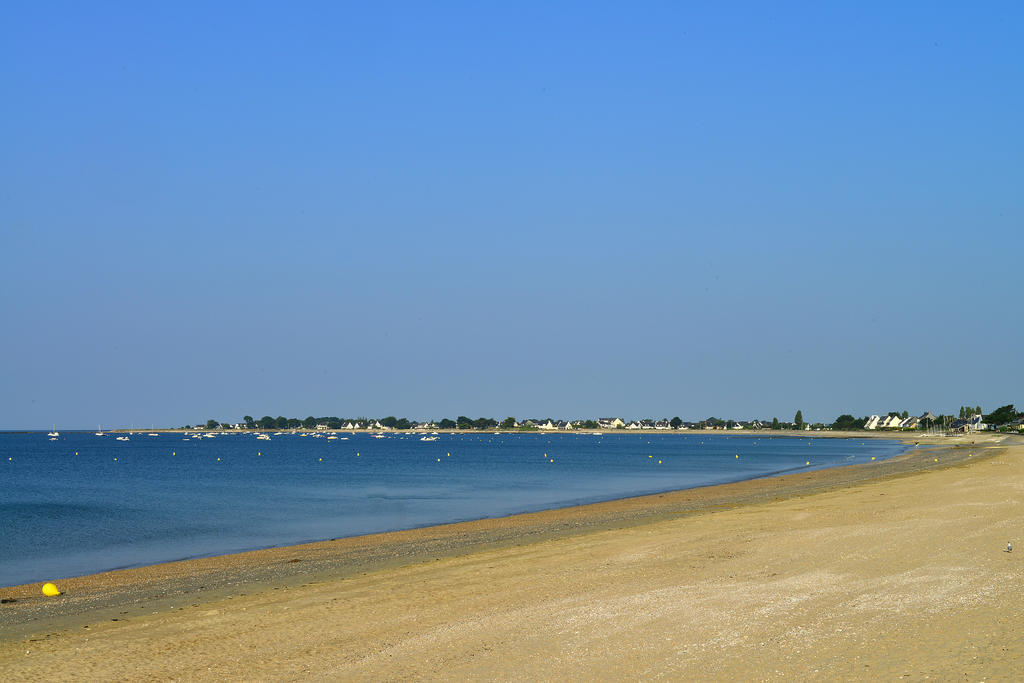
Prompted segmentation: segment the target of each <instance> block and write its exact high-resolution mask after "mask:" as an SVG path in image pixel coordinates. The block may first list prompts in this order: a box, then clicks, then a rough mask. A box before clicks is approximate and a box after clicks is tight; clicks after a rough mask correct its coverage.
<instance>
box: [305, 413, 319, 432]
mask: <svg viewBox="0 0 1024 683" xmlns="http://www.w3.org/2000/svg"><path fill="white" fill-rule="evenodd" d="M302 426H303V427H305V428H306V429H312V428H313V427H316V418H315V417H313V416H312V415H310V416H309V417H307V418H306V419H305V420H303V421H302Z"/></svg>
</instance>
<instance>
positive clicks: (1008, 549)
mask: <svg viewBox="0 0 1024 683" xmlns="http://www.w3.org/2000/svg"><path fill="white" fill-rule="evenodd" d="M1006 552H1008V553H1012V552H1013V543H1007V544H1006Z"/></svg>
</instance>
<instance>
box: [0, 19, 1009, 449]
mask: <svg viewBox="0 0 1024 683" xmlns="http://www.w3.org/2000/svg"><path fill="white" fill-rule="evenodd" d="M3 14H4V18H3V21H2V22H0V97H2V101H3V105H2V107H0V124H2V126H0V128H2V133H0V135H2V145H0V258H2V263H3V267H2V269H0V287H2V294H0V296H2V299H0V320H2V328H0V329H2V335H0V358H2V361H0V386H2V391H0V428H8V429H10V428H49V427H50V426H51V425H57V426H58V427H63V428H74V427H85V428H93V427H95V426H96V425H97V424H103V425H104V427H113V426H116V425H128V424H135V425H145V426H149V425H151V424H154V425H157V426H160V425H178V424H183V423H186V422H190V423H191V422H195V421H197V420H205V419H207V418H210V417H212V418H215V419H218V420H229V419H230V420H237V419H239V418H241V416H242V415H244V414H251V415H254V416H256V417H259V416H260V415H263V414H268V413H269V414H272V415H279V414H282V415H286V416H297V417H304V416H306V415H308V414H314V415H339V416H354V415H371V416H383V415H389V414H394V415H399V416H407V417H410V418H441V417H455V416H456V415H459V414H465V415H469V416H471V417H478V416H489V417H496V418H498V419H501V418H502V417H504V416H506V415H514V416H517V417H520V418H522V417H526V416H555V417H566V418H574V417H591V416H605V415H621V416H623V417H627V418H628V417H671V416H673V415H679V416H681V417H683V418H684V419H698V418H702V417H707V416H709V415H715V416H719V417H733V418H737V419H746V418H751V417H771V416H778V417H780V418H782V419H791V418H792V416H793V413H795V411H796V410H797V409H798V408H799V409H802V410H803V412H804V416H805V417H806V418H807V419H809V420H828V421H830V420H832V419H833V418H835V417H836V415H838V414H839V413H841V412H850V413H854V414H857V415H864V414H869V413H872V412H882V411H888V410H903V409H907V410H910V411H911V412H912V413H918V414H919V413H921V412H923V411H924V410H932V411H935V412H940V411H946V412H948V411H956V410H957V409H958V408H959V406H960V405H961V404H966V403H970V404H972V405H973V404H981V405H982V407H983V408H985V409H986V410H989V409H992V408H995V407H997V406H998V405H1001V404H1003V403H1009V402H1017V403H1024V395H1021V394H1020V393H1019V392H1020V389H1021V386H1022V383H1021V378H1022V374H1024V369H1022V368H1024V366H1022V365H1021V341H1022V339H1024V313H1022V311H1021V285H1022V281H1024V276H1022V274H1021V255H1022V253H1024V252H1022V240H1021V228H1022V226H1024V163H1022V159H1024V126H1022V123H1021V122H1022V121H1024V89H1022V88H1021V84H1022V83H1024V52H1022V50H1021V46H1022V45H1024V5H1022V4H1021V3H1019V2H988V3H982V4H971V3H962V2H956V3H954V2H910V3H888V2H877V3H864V2H849V3H831V2H829V3H814V2H806V3H753V2H752V3H727V2H708V3H679V2H664V3H593V2H581V3H572V2H564V3H549V2H539V3H528V2H508V3H468V2H467V3H449V2H438V3H401V2H387V3H375V2H367V3H342V2H324V3H313V2H303V3H284V2H280V3H257V2H246V3H205V2H203V3H199V2H195V3H192V2H161V3H149V2H147V3H137V2H115V3H110V2H98V1H97V2H23V3H17V4H15V3H8V4H7V5H6V6H5V9H4V13H3Z"/></svg>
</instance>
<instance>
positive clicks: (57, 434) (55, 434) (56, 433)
mask: <svg viewBox="0 0 1024 683" xmlns="http://www.w3.org/2000/svg"><path fill="white" fill-rule="evenodd" d="M47 436H54V437H56V436H60V432H57V431H53V432H50V433H49V434H47Z"/></svg>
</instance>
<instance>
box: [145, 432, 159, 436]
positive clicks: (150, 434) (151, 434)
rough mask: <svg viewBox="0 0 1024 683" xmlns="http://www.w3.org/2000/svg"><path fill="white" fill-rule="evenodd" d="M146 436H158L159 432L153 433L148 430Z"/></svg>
mask: <svg viewBox="0 0 1024 683" xmlns="http://www.w3.org/2000/svg"><path fill="white" fill-rule="evenodd" d="M147 436H160V435H159V434H155V433H153V432H150V433H149V434H148V435H147Z"/></svg>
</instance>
